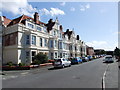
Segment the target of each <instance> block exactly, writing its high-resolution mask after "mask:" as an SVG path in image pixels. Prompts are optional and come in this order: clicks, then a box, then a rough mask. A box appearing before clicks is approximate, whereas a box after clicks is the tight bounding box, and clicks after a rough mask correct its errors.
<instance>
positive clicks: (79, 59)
mask: <svg viewBox="0 0 120 90" xmlns="http://www.w3.org/2000/svg"><path fill="white" fill-rule="evenodd" d="M79 63H82V59H81V58H80V57H75V58H73V59H72V60H71V64H79Z"/></svg>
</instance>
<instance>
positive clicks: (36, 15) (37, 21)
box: [34, 12, 39, 23]
mask: <svg viewBox="0 0 120 90" xmlns="http://www.w3.org/2000/svg"><path fill="white" fill-rule="evenodd" d="M34 21H35V23H39V15H38V13H37V12H35V14H34Z"/></svg>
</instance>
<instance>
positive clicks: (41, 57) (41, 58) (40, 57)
mask: <svg viewBox="0 0 120 90" xmlns="http://www.w3.org/2000/svg"><path fill="white" fill-rule="evenodd" d="M47 61H48V57H47V55H46V54H43V53H38V54H37V55H35V56H34V61H33V63H34V64H43V63H46V62H47Z"/></svg>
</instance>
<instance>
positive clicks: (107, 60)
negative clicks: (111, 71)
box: [103, 55, 114, 63]
mask: <svg viewBox="0 0 120 90" xmlns="http://www.w3.org/2000/svg"><path fill="white" fill-rule="evenodd" d="M103 61H104V62H106V63H110V62H111V63H113V62H114V59H113V57H112V55H107V56H106V57H105V59H103Z"/></svg>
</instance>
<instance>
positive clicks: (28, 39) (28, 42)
mask: <svg viewBox="0 0 120 90" xmlns="http://www.w3.org/2000/svg"><path fill="white" fill-rule="evenodd" d="M29 44H30V36H29V35H26V45H29Z"/></svg>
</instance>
